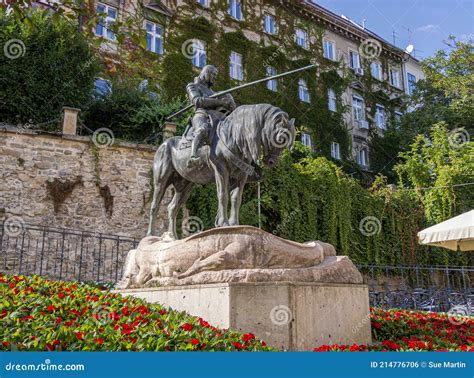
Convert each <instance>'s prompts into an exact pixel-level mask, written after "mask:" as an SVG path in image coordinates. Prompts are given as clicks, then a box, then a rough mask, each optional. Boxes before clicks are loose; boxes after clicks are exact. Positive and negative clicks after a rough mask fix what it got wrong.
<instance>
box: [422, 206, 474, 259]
mask: <svg viewBox="0 0 474 378" xmlns="http://www.w3.org/2000/svg"><path fill="white" fill-rule="evenodd" d="M418 240H419V242H420V244H427V245H433V246H436V247H443V248H448V249H451V250H453V251H457V250H458V249H460V250H461V251H474V210H471V211H468V212H467V213H464V214H461V215H458V216H456V217H454V218H451V219H448V220H447V221H444V222H441V223H438V224H435V225H434V226H431V227H428V228H426V229H424V230H422V231H420V232H419V233H418Z"/></svg>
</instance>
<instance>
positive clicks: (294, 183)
mask: <svg viewBox="0 0 474 378" xmlns="http://www.w3.org/2000/svg"><path fill="white" fill-rule="evenodd" d="M298 145H299V144H298ZM302 151H304V150H303V147H302V146H301V145H299V146H298V147H297V148H296V150H295V151H294V152H293V153H292V154H293V155H294V156H293V157H292V156H291V155H289V154H287V153H285V154H284V156H283V157H282V159H281V161H280V163H279V164H278V166H277V167H276V168H275V169H274V170H273V171H266V176H265V180H264V181H263V183H262V188H261V197H262V198H261V202H262V228H263V229H264V230H266V231H268V232H271V233H274V234H276V235H279V236H281V237H284V238H288V239H291V240H295V241H300V242H304V241H308V240H322V241H325V242H329V243H332V244H333V245H334V246H335V247H336V249H337V251H338V254H341V255H348V256H350V257H351V258H352V259H353V261H354V262H355V263H357V264H394V265H400V264H436V265H438V264H440V265H444V264H451V265H465V264H466V258H467V257H466V254H465V253H464V254H463V253H457V252H452V251H447V250H444V249H436V250H434V249H433V248H428V247H424V246H420V245H419V244H418V241H417V232H418V231H419V230H421V229H422V228H424V227H425V226H426V224H425V213H424V208H423V205H422V202H421V201H420V199H419V198H418V197H417V195H416V193H415V192H413V191H407V190H397V191H394V192H393V191H392V190H390V188H388V187H387V185H386V183H385V182H384V181H383V180H382V179H378V180H377V181H376V182H375V184H374V186H373V188H372V189H370V190H367V189H364V188H363V187H362V186H361V185H360V184H359V182H358V181H357V180H356V179H354V178H352V177H351V176H349V175H347V174H345V173H343V171H342V169H341V168H340V167H338V166H337V165H335V164H334V163H332V162H330V161H328V160H327V159H326V158H323V157H318V158H313V157H307V158H304V159H302V160H299V161H297V160H296V159H295V157H299V156H300V155H301V154H302ZM295 161H297V162H295ZM216 203H217V200H216V195H215V187H214V186H213V185H209V186H206V187H196V188H195V189H194V191H193V194H192V195H191V198H190V200H189V201H188V205H187V206H188V208H189V210H190V214H191V215H195V216H199V217H200V218H201V219H202V221H203V224H204V227H205V228H210V227H213V225H214V218H215V214H216V210H217V209H216ZM240 221H241V223H243V224H244V223H246V224H252V225H255V226H257V225H258V217H257V184H255V183H249V184H247V187H246V190H245V193H244V202H243V205H242V213H241V218H240Z"/></svg>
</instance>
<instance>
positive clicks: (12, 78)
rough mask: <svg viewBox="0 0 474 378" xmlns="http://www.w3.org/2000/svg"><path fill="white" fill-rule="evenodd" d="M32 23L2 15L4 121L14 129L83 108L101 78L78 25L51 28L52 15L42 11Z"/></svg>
mask: <svg viewBox="0 0 474 378" xmlns="http://www.w3.org/2000/svg"><path fill="white" fill-rule="evenodd" d="M29 20H30V22H28V23H26V22H24V20H22V19H20V18H18V17H15V16H13V15H8V16H7V15H6V13H5V11H4V10H0V46H2V50H3V51H2V52H3V53H2V54H1V55H0V88H2V90H1V92H0V120H2V121H8V122H11V123H15V124H16V123H44V122H48V121H53V120H57V119H58V118H59V117H60V116H61V111H62V107H63V106H73V107H84V106H85V104H88V103H89V102H90V100H91V99H92V92H93V88H94V79H95V77H96V75H97V73H98V72H99V65H98V62H97V59H96V58H95V56H94V54H93V51H92V50H91V49H90V47H89V45H88V43H87V41H86V40H85V39H84V37H83V36H82V35H81V34H80V33H77V27H76V26H75V25H74V24H73V23H71V22H68V21H67V20H66V19H59V20H57V21H56V22H54V23H53V22H50V16H49V15H48V13H46V12H39V11H38V12H31V14H30V15H29ZM46 126H47V125H44V127H43V128H46Z"/></svg>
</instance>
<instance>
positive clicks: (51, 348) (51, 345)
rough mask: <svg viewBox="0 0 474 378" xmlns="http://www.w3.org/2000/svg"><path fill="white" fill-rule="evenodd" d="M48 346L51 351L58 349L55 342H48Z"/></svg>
mask: <svg viewBox="0 0 474 378" xmlns="http://www.w3.org/2000/svg"><path fill="white" fill-rule="evenodd" d="M46 348H47V349H48V350H50V351H51V352H52V351H53V350H55V349H56V347H55V346H54V345H53V344H50V343H46Z"/></svg>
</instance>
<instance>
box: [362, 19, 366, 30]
mask: <svg viewBox="0 0 474 378" xmlns="http://www.w3.org/2000/svg"><path fill="white" fill-rule="evenodd" d="M366 21H367V19H365V18H364V19H363V20H362V29H365V22H366Z"/></svg>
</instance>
